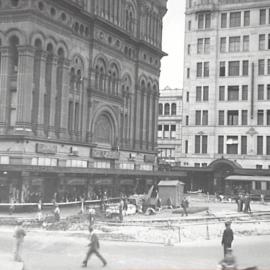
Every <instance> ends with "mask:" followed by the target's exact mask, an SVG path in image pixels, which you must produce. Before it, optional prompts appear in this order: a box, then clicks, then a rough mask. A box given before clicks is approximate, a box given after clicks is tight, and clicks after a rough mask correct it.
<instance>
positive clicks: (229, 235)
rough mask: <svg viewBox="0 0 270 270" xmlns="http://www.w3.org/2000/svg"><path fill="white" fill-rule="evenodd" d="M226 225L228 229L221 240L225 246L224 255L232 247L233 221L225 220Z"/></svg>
mask: <svg viewBox="0 0 270 270" xmlns="http://www.w3.org/2000/svg"><path fill="white" fill-rule="evenodd" d="M225 227H226V229H225V230H224V232H223V235H222V241H221V244H222V245H223V248H224V257H225V255H226V254H227V250H228V249H229V248H231V247H232V241H233V231H232V229H231V221H227V222H225Z"/></svg>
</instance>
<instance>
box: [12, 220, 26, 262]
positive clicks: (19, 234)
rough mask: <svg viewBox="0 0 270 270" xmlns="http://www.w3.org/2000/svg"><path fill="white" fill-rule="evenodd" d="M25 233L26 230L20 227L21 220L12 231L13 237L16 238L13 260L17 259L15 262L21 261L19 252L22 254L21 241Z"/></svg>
mask: <svg viewBox="0 0 270 270" xmlns="http://www.w3.org/2000/svg"><path fill="white" fill-rule="evenodd" d="M25 235H26V232H25V230H24V229H23V227H22V222H21V221H20V222H19V223H18V226H17V227H16V229H15V232H14V237H15V239H16V243H15V252H14V260H15V261H17V262H21V261H22V256H21V254H22V246H23V241H24V237H25Z"/></svg>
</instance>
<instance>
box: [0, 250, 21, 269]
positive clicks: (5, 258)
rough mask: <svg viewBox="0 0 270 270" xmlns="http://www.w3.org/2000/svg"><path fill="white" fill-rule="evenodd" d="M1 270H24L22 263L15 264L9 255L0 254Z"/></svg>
mask: <svg viewBox="0 0 270 270" xmlns="http://www.w3.org/2000/svg"><path fill="white" fill-rule="evenodd" d="M0 262H1V269H3V270H24V267H23V263H21V262H15V261H13V259H12V256H11V255H10V254H5V253H0Z"/></svg>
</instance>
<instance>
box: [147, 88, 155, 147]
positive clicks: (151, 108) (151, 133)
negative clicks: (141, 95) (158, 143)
mask: <svg viewBox="0 0 270 270" xmlns="http://www.w3.org/2000/svg"><path fill="white" fill-rule="evenodd" d="M153 99H154V96H153V92H152V91H151V93H150V95H149V125H148V139H147V141H148V149H149V150H150V148H152V139H153V132H154V130H153V128H152V127H153Z"/></svg>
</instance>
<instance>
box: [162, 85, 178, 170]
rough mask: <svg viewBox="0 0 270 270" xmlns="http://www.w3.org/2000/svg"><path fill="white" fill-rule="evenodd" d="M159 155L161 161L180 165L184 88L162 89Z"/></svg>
mask: <svg viewBox="0 0 270 270" xmlns="http://www.w3.org/2000/svg"><path fill="white" fill-rule="evenodd" d="M158 106H159V107H158V112H159V116H158V157H159V160H160V161H164V162H165V163H168V164H172V165H176V164H177V165H180V164H181V163H180V156H181V126H182V89H171V88H169V87H166V88H164V89H161V90H160V97H159V105H158Z"/></svg>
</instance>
